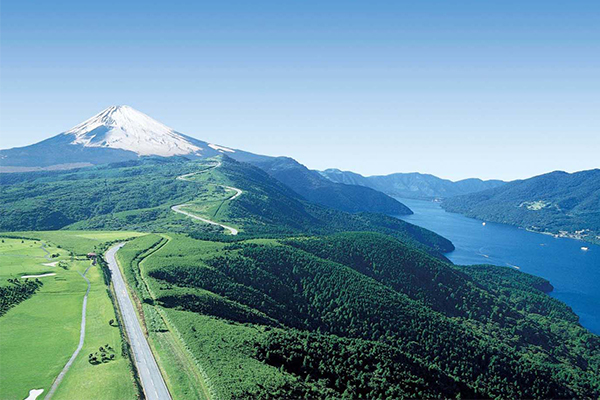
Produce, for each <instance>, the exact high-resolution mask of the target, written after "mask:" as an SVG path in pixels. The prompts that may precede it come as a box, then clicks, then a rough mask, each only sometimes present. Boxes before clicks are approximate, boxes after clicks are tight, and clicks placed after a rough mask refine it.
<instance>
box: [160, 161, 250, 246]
mask: <svg viewBox="0 0 600 400" xmlns="http://www.w3.org/2000/svg"><path fill="white" fill-rule="evenodd" d="M220 166H221V162H220V161H219V163H217V164H215V165H212V166H211V167H210V168H207V169H205V170H203V171H200V172H192V173H191V174H185V175H181V176H178V177H177V179H178V180H180V181H188V182H193V181H192V180H191V179H189V178H190V177H191V176H193V175H196V174H201V173H203V172H207V171H210V170H211V169H214V168H218V167H220ZM220 186H222V187H224V188H225V189H229V190H233V191H235V194H234V195H233V196H231V197H230V198H228V199H227V200H225V201H231V200H233V199H236V198H238V197H239V196H240V195H241V194H242V193H243V192H242V189H238V188H235V187H232V186H225V185H220ZM186 206H189V204H178V205H176V206H173V207H171V210H173V211H175V212H176V213H179V214H183V215H186V216H188V217H190V218H194V219H197V220H198V221H202V222H206V223H207V224H211V225H216V226H220V227H221V228H224V229H227V230H228V231H229V232H230V233H231V234H232V235H237V234H238V230H237V229H235V228H232V227H231V226H227V225H223V224H220V223H218V222H215V221H211V220H210V219H206V218H202V217H199V216H197V215H195V214H192V213H190V212H187V211H184V210H182V209H181V208H182V207H186Z"/></svg>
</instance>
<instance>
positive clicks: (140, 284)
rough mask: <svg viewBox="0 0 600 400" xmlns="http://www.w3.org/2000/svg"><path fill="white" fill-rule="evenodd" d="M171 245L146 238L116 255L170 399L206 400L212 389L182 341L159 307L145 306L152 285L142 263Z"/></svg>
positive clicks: (166, 240) (160, 237)
mask: <svg viewBox="0 0 600 400" xmlns="http://www.w3.org/2000/svg"><path fill="white" fill-rule="evenodd" d="M178 237H179V236H178ZM170 242H171V236H168V235H147V236H145V237H142V238H139V239H137V240H136V241H135V243H128V244H127V245H126V246H125V247H124V248H123V249H121V250H120V251H119V252H118V253H117V259H118V260H119V265H120V267H121V269H122V271H123V274H124V276H125V279H126V280H127V283H128V286H129V288H130V289H131V292H130V293H131V295H132V298H133V299H134V301H135V302H136V304H137V307H136V308H137V309H138V311H140V310H141V312H139V315H138V316H139V317H140V319H141V320H142V323H143V326H144V328H145V330H146V331H147V333H148V339H149V344H150V346H151V347H152V350H153V353H154V355H155V357H156V359H157V362H158V363H159V366H160V367H161V369H162V371H163V377H164V378H165V381H166V383H167V386H168V387H169V391H170V393H171V395H172V396H173V398H174V399H190V398H194V399H210V398H212V397H214V396H213V392H214V391H213V388H212V387H210V386H209V384H208V379H207V376H206V373H205V371H204V369H203V368H202V367H201V366H200V363H199V362H198V360H197V359H196V358H195V357H194V355H193V354H192V352H191V351H190V349H189V348H188V347H187V346H186V344H185V342H184V341H183V339H182V337H181V334H180V333H179V331H178V330H177V327H176V326H175V325H173V323H172V322H171V321H170V319H169V318H168V316H167V315H166V313H165V310H163V309H162V308H161V307H154V306H153V305H150V304H148V303H149V302H151V301H152V299H154V291H155V290H156V288H155V287H153V285H154V283H155V281H154V280H151V279H148V277H147V271H146V269H145V260H146V259H147V258H149V257H150V256H151V255H153V254H156V253H158V252H160V251H162V248H163V247H164V246H165V245H166V244H167V243H170Z"/></svg>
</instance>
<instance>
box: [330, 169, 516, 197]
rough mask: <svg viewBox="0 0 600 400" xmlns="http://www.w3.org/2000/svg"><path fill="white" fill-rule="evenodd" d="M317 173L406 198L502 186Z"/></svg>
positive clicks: (416, 177)
mask: <svg viewBox="0 0 600 400" xmlns="http://www.w3.org/2000/svg"><path fill="white" fill-rule="evenodd" d="M319 173H320V174H321V175H322V176H324V177H326V178H327V179H329V180H331V181H333V182H339V183H345V184H348V185H360V186H366V187H370V188H373V189H375V190H379V191H381V192H383V193H386V194H389V195H390V196H395V197H404V198H410V199H435V198H442V197H452V196H457V195H461V194H467V193H473V192H479V191H481V190H486V189H491V188H495V187H498V186H502V185H503V184H504V183H505V182H503V181H500V180H487V181H483V180H481V179H477V178H471V179H463V180H460V181H456V182H453V181H451V180H448V179H442V178H438V177H437V176H434V175H430V174H420V173H418V172H412V173H395V174H390V175H378V176H377V175H376V176H362V175H360V174H357V173H356V172H350V171H341V170H339V169H336V168H330V169H326V170H325V171H319Z"/></svg>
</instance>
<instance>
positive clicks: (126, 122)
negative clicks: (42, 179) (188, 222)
mask: <svg viewBox="0 0 600 400" xmlns="http://www.w3.org/2000/svg"><path fill="white" fill-rule="evenodd" d="M219 154H224V155H227V156H229V157H231V158H233V159H235V160H237V161H242V162H249V163H252V164H254V165H257V166H259V167H261V168H263V169H264V170H265V171H267V172H268V173H270V174H271V175H273V176H275V177H276V179H279V180H280V181H281V182H283V183H284V184H286V185H288V186H290V187H291V188H292V189H293V190H294V191H296V192H297V193H299V194H300V195H301V196H303V197H304V198H306V199H307V200H309V201H312V202H314V203H317V204H321V205H325V206H327V207H330V208H335V209H338V210H342V211H347V212H361V211H367V212H379V213H385V214H394V215H404V214H410V213H411V211H410V209H409V208H408V207H406V206H405V205H404V204H402V203H400V202H399V201H398V200H396V199H393V198H391V197H389V196H388V195H386V194H383V193H380V192H378V191H376V190H373V189H369V188H365V187H362V186H352V185H342V184H337V183H334V182H331V181H329V180H327V179H325V178H323V177H322V176H320V175H319V174H318V173H316V172H314V171H310V170H308V169H307V168H306V167H304V166H303V165H302V164H300V163H298V162H296V161H295V160H292V159H291V158H276V157H269V156H263V155H258V154H253V153H249V152H246V151H243V150H238V149H232V148H229V147H225V146H221V145H218V144H214V143H209V142H205V141H202V140H198V139H195V138H192V137H190V136H187V135H184V134H182V133H179V132H177V131H175V130H174V129H172V128H170V127H168V126H166V125H164V124H162V123H160V122H158V121H156V120H154V119H153V118H151V117H149V116H148V115H146V114H144V113H142V112H140V111H137V110H135V109H133V108H132V107H129V106H111V107H108V108H106V109H105V110H103V111H101V112H100V113H98V114H96V115H94V116H93V117H92V118H89V119H87V120H86V121H84V122H82V123H80V124H78V125H76V126H74V127H73V128H71V129H69V130H68V131H65V132H63V133H61V134H58V135H56V136H53V137H51V138H49V139H46V140H44V141H41V142H39V143H36V144H33V145H30V146H25V147H19V148H13V149H8V150H0V172H27V171H38V170H63V169H71V168H81V167H86V166H91V165H96V164H107V163H114V162H123V161H130V160H138V159H139V158H140V157H148V156H158V157H176V156H177V157H185V158H188V159H192V160H193V159H199V158H200V159H201V158H208V157H214V156H216V155H219ZM282 160H285V162H282ZM283 164H286V165H287V167H286V168H284V169H281V168H279V167H278V166H282V165H283ZM290 167H291V168H290Z"/></svg>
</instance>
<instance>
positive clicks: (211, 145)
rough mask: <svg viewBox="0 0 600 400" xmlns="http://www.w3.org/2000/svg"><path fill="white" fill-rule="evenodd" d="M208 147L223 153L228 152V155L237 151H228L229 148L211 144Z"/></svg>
mask: <svg viewBox="0 0 600 400" xmlns="http://www.w3.org/2000/svg"><path fill="white" fill-rule="evenodd" d="M208 147H210V148H211V149H215V150H217V151H220V152H221V153H222V152H224V151H226V152H228V153H235V150H231V149H228V148H227V147H223V146H219V145H216V144H212V143H211V144H209V145H208Z"/></svg>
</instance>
